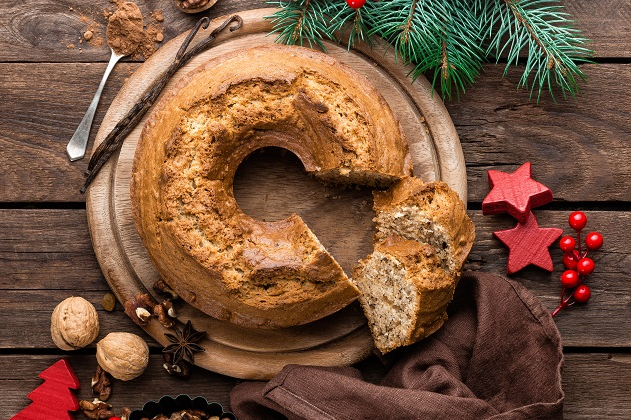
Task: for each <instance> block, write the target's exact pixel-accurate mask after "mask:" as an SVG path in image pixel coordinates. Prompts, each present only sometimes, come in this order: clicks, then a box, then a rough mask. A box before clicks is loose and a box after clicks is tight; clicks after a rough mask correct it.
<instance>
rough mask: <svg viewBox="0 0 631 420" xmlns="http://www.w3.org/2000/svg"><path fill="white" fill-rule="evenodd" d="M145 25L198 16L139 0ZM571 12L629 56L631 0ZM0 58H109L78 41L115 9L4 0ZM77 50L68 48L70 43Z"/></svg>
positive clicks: (229, 6) (582, 1) (70, 0)
mask: <svg viewBox="0 0 631 420" xmlns="http://www.w3.org/2000/svg"><path fill="white" fill-rule="evenodd" d="M136 3H138V5H139V6H140V8H141V11H142V12H143V16H144V18H145V23H150V22H151V18H150V15H151V12H152V11H154V10H162V11H163V14H164V21H163V22H162V26H163V28H164V42H166V41H168V40H170V39H172V38H174V37H175V36H176V35H178V34H179V33H181V32H183V31H185V30H188V29H190V28H191V27H192V26H193V24H194V22H195V21H196V20H197V19H199V17H200V16H199V15H187V14H185V13H182V12H180V11H179V10H177V9H176V8H175V6H174V5H173V3H172V2H171V1H170V0H162V1H158V0H151V1H137V2H136ZM565 4H566V6H567V11H568V12H570V13H571V14H572V17H573V18H574V19H575V20H576V21H577V27H578V28H580V29H581V30H583V31H584V33H585V35H586V36H587V37H588V38H590V39H592V41H593V42H592V43H591V44H590V47H591V48H593V49H594V50H595V51H596V55H597V56H598V57H629V56H631V47H630V44H629V43H628V42H626V40H627V39H629V36H630V35H631V24H630V18H631V17H630V16H629V13H628V11H629V10H630V8H631V2H630V1H629V0H623V1H617V0H608V1H599V2H594V1H590V0H577V1H572V2H566V3H565ZM260 7H268V5H267V4H266V1H265V0H233V1H221V2H217V4H216V5H215V6H213V7H212V8H211V9H210V10H209V11H208V12H206V14H207V15H208V16H210V17H211V18H215V17H219V16H222V15H225V14H230V13H235V12H238V11H240V10H247V9H255V8H260ZM0 8H1V10H2V13H0V62H7V61H14V62H15V61H28V62H46V61H48V62H53V61H54V62H59V61H62V62H92V61H107V59H108V57H109V50H108V48H107V46H106V45H105V44H104V43H103V45H100V46H93V45H90V44H87V43H85V42H82V43H80V40H81V37H82V35H83V33H84V32H85V30H86V29H87V27H88V23H89V22H94V26H95V27H96V29H97V30H98V31H99V32H100V34H101V36H103V37H104V35H105V28H106V26H107V20H106V19H105V17H104V16H103V11H104V10H106V11H112V10H115V6H114V5H113V4H112V2H111V1H108V0H95V1H90V2H85V1H81V0H62V1H58V0H44V1H42V0H37V1H36V0H25V1H20V2H4V3H3V4H2V6H0ZM71 44H72V45H74V48H68V46H69V45H71Z"/></svg>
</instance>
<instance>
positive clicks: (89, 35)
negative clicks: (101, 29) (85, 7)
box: [83, 29, 94, 41]
mask: <svg viewBox="0 0 631 420" xmlns="http://www.w3.org/2000/svg"><path fill="white" fill-rule="evenodd" d="M93 36H94V33H92V31H91V30H89V29H88V30H87V31H85V32H84V33H83V38H84V39H85V40H86V41H89V40H91V39H92V37H93Z"/></svg>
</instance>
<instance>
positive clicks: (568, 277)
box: [561, 270, 579, 287]
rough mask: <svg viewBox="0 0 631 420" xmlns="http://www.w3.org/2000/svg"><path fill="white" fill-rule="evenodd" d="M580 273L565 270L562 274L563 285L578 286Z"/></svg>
mask: <svg viewBox="0 0 631 420" xmlns="http://www.w3.org/2000/svg"><path fill="white" fill-rule="evenodd" d="M578 281H579V280H578V273H577V272H576V271H574V270H565V271H564V272H563V274H561V284H562V285H563V287H576V286H578Z"/></svg>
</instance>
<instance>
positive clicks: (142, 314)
mask: <svg viewBox="0 0 631 420" xmlns="http://www.w3.org/2000/svg"><path fill="white" fill-rule="evenodd" d="M136 316H137V317H138V319H139V320H140V322H141V323H142V324H143V325H144V324H146V323H148V322H149V320H150V319H151V312H149V311H148V310H146V309H145V308H136Z"/></svg>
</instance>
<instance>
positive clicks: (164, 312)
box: [153, 299, 175, 328]
mask: <svg viewBox="0 0 631 420" xmlns="http://www.w3.org/2000/svg"><path fill="white" fill-rule="evenodd" d="M153 314H154V315H155V316H156V317H158V321H159V322H160V324H162V325H163V326H164V327H165V328H173V326H174V325H175V320H174V319H173V318H174V317H173V316H172V315H171V314H173V315H174V314H175V311H173V303H172V302H171V301H170V300H169V299H167V300H165V301H163V302H161V303H159V304H157V305H156V306H154V307H153Z"/></svg>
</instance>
